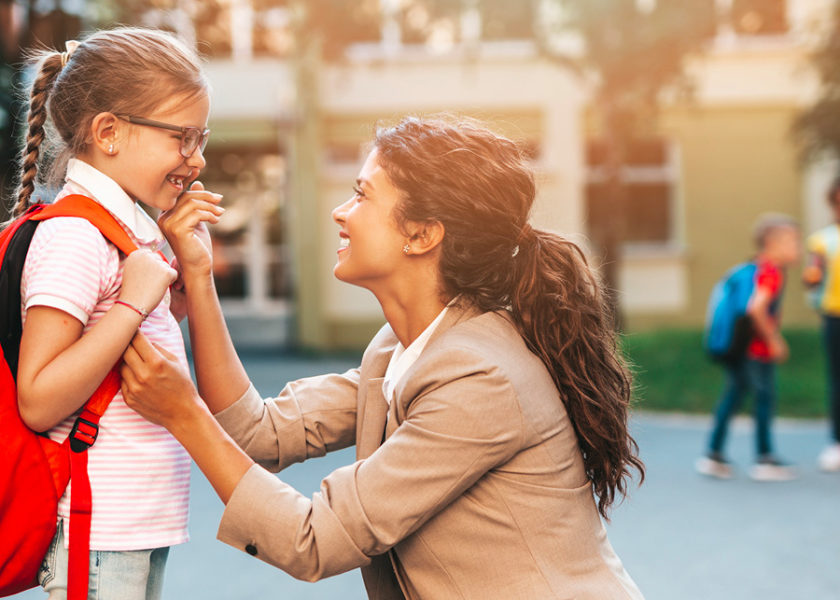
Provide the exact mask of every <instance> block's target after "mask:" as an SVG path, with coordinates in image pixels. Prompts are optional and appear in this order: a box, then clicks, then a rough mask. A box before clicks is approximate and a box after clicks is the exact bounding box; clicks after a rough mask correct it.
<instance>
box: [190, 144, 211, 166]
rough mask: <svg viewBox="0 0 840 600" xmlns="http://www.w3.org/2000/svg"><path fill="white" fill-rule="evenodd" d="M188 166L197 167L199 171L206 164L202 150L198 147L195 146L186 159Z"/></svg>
mask: <svg viewBox="0 0 840 600" xmlns="http://www.w3.org/2000/svg"><path fill="white" fill-rule="evenodd" d="M186 163H187V165H188V166H190V167H193V168H194V169H198V170H199V171H200V170H201V169H203V168H204V167H205V166H207V161H206V160H205V159H204V151H203V150H202V149H201V148H200V147H199V148H196V149H195V150H194V151H193V153H192V155H190V157H189V158H188V159H187V160H186Z"/></svg>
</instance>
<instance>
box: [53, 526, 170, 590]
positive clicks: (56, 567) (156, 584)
mask: <svg viewBox="0 0 840 600" xmlns="http://www.w3.org/2000/svg"><path fill="white" fill-rule="evenodd" d="M168 556H169V548H168V547H167V548H155V549H152V550H132V551H125V552H109V551H104V550H91V552H90V580H89V583H88V600H160V597H161V592H162V590H163V571H164V567H165V566H166V559H167V557H168ZM67 561H68V554H67V549H66V548H65V547H64V527H63V525H62V523H61V522H59V524H58V531H56V534H55V537H54V538H53V541H52V543H51V544H50V548H49V550H47V555H46V556H45V557H44V562H43V564H42V565H41V571H40V573H39V574H38V583H40V584H41V586H42V587H43V588H44V591H46V592H47V593H48V594H49V597H48V599H47V600H66V598H67Z"/></svg>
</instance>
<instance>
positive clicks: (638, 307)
mask: <svg viewBox="0 0 840 600" xmlns="http://www.w3.org/2000/svg"><path fill="white" fill-rule="evenodd" d="M718 4H719V7H718V8H719V10H720V11H721V14H723V15H724V16H726V15H727V14H729V15H730V16H731V18H730V19H728V20H727V19H726V18H723V19H721V21H720V24H719V26H718V32H717V36H716V38H715V39H714V40H713V42H712V43H711V44H710V46H709V48H708V50H707V51H706V52H705V53H704V54H703V55H702V56H701V57H698V58H696V59H694V60H692V62H691V63H690V65H689V67H688V70H689V72H690V74H691V76H692V80H693V82H694V85H695V91H694V94H693V96H692V97H691V99H690V100H671V101H666V102H665V104H664V106H663V109H662V112H661V117H660V119H659V129H658V131H657V133H656V135H652V136H651V137H650V138H649V139H644V140H640V141H639V143H638V147H637V148H634V150H633V152H631V156H630V160H629V162H628V166H627V168H626V169H625V172H624V174H623V177H624V179H625V181H626V182H627V184H628V186H629V195H628V200H627V201H628V207H627V208H628V210H627V211H626V214H627V215H628V221H627V229H626V240H625V243H624V246H623V251H622V260H621V268H620V295H621V302H622V306H623V309H624V312H625V314H626V317H627V324H628V326H629V328H630V329H641V328H650V327H662V326H688V327H691V326H698V325H700V324H701V323H702V321H703V318H704V313H705V305H706V300H707V297H708V293H709V291H710V290H711V288H712V286H713V284H714V282H715V281H716V280H717V279H718V278H719V277H720V276H721V274H722V273H723V272H724V271H725V270H726V269H727V268H728V267H729V266H731V265H732V264H734V263H735V262H737V261H739V260H743V259H746V258H748V257H749V256H750V255H751V253H752V249H753V245H752V240H751V233H750V232H751V226H752V223H753V222H754V221H755V219H756V218H757V217H758V216H759V215H760V214H761V213H763V212H782V213H786V214H789V215H791V216H793V217H795V218H796V219H798V220H799V221H800V222H801V223H802V225H803V230H804V231H806V232H808V231H811V230H813V229H815V228H817V227H819V226H822V225H823V224H825V223H827V222H829V215H828V211H827V209H826V207H825V206H824V199H823V198H824V191H825V188H826V186H827V185H828V181H829V180H830V179H831V177H832V175H833V174H834V169H835V165H834V164H833V163H832V162H831V161H825V162H821V163H818V164H808V165H803V164H800V162H799V159H798V156H797V149H796V147H795V145H794V143H793V139H792V136H791V132H790V127H791V123H792V121H793V119H794V118H795V116H796V115H797V113H798V112H799V111H800V110H801V109H802V108H804V107H807V106H808V105H809V104H810V103H811V102H812V101H813V100H814V98H815V97H816V95H817V93H818V91H819V90H818V82H817V81H816V78H815V76H814V73H813V72H812V70H811V69H810V67H809V64H808V54H809V52H810V51H811V50H812V49H813V47H814V44H815V41H816V40H818V39H819V23H825V21H826V16H827V15H828V10H829V8H830V0H789V1H787V2H784V1H781V0H779V1H774V0H768V1H767V2H763V3H752V6H756V7H758V8H755V9H754V10H753V12H746V13H745V12H744V11H743V10H741V11H740V12H738V11H737V10H736V9H737V8H738V6H737V5H738V2H737V0H731V1H730V2H725V1H719V2H718ZM727 10H728V11H729V13H727V12H726V11H727ZM252 17H253V19H254V20H255V21H261V22H262V23H263V28H265V23H266V22H268V23H271V22H272V21H271V18H270V15H257V14H253V13H252ZM263 17H265V18H263ZM275 17H277V18H276V22H277V23H278V24H279V25H278V27H282V18H281V17H280V16H279V15H275ZM467 17H470V15H467ZM482 17H484V18H488V20H489V17H492V15H482V14H479V15H475V14H473V15H472V16H471V18H472V19H473V21H470V19H469V18H461V19H460V20H459V21H458V23H459V26H460V27H462V28H466V29H468V30H469V31H468V33H470V32H471V33H470V35H471V36H472V37H470V35H467V34H465V33H464V32H463V31H462V32H461V33H462V35H460V36H456V37H457V41H455V42H453V41H451V40H450V41H449V42H448V43H445V41H444V42H438V45H437V46H435V45H429V44H428V43H424V44H419V43H413V41H412V40H413V38H412V37H411V35H408V34H406V32H405V31H399V27H400V26H401V25H404V23H402V22H399V21H396V22H388V21H387V20H386V22H385V24H384V25H383V27H382V29H381V31H379V32H373V33H372V34H370V35H369V39H363V40H360V41H359V42H358V43H357V44H354V45H353V46H351V48H350V51H349V52H348V56H347V58H346V59H345V60H343V61H341V62H339V63H333V62H325V61H320V60H319V59H318V58H317V57H316V56H310V57H307V58H305V59H304V60H302V61H298V62H292V61H290V60H286V59H277V58H269V57H261V56H259V55H255V53H254V52H253V51H251V49H252V48H255V47H257V45H256V44H255V41H254V39H252V40H250V41H248V40H246V41H245V45H244V50H243V49H242V44H239V46H238V45H237V43H235V42H234V43H232V44H231V52H230V56H221V57H216V58H213V59H212V60H211V61H210V64H209V73H210V77H211V80H212V82H213V88H214V91H213V107H212V117H211V119H212V120H211V125H210V126H211V128H212V129H213V139H212V142H211V144H210V146H209V147H208V163H209V165H208V169H207V177H206V179H207V183H208V185H212V186H214V187H216V188H218V189H220V190H221V191H223V192H224V193H225V195H226V202H228V206H229V208H228V212H227V214H226V215H225V219H224V220H223V223H222V224H221V225H220V226H219V227H218V228H217V231H216V232H215V235H216V240H217V256H218V259H217V271H218V272H217V277H218V280H219V284H220V285H219V287H220V294H221V295H222V297H223V301H224V305H225V311H226V314H227V316H228V318H229V320H230V324H231V327H232V330H233V332H234V336H235V337H236V338H237V340H238V341H240V342H241V343H242V344H243V345H256V346H260V345H272V344H277V343H278V340H279V341H281V342H282V343H287V344H298V345H301V346H303V347H308V348H314V349H338V348H360V347H363V346H364V344H365V343H366V342H367V341H368V340H369V339H370V336H371V334H372V333H373V332H374V331H375V330H376V329H377V328H378V327H379V326H380V325H381V323H382V322H383V319H382V316H381V313H380V310H379V307H378V304H377V303H376V301H375V299H374V298H373V296H372V295H371V294H370V293H369V292H367V291H366V290H362V289H358V288H354V287H352V286H349V285H346V284H343V283H341V282H338V281H337V280H335V279H334V278H333V276H332V267H333V265H334V262H335V251H336V249H337V247H338V241H339V240H338V235H337V231H338V228H337V226H336V225H335V224H334V223H333V222H332V221H331V219H330V211H331V210H332V208H334V207H335V206H337V205H338V204H340V203H341V202H343V201H344V200H345V199H346V198H347V196H348V195H349V194H350V193H351V191H350V189H351V185H352V183H353V180H354V178H355V176H356V174H357V172H358V169H359V167H360V165H361V163H362V161H363V158H364V156H365V152H366V143H367V142H369V141H370V139H371V138H372V135H373V132H374V129H375V126H376V125H377V124H378V123H382V122H384V123H389V122H393V121H395V120H396V119H398V118H399V117H400V116H402V115H405V114H409V113H412V114H428V113H434V112H438V111H450V112H454V113H458V114H466V115H470V116H476V117H479V118H482V119H485V120H487V121H489V122H490V123H492V124H493V125H494V126H495V127H497V128H499V129H500V130H502V131H504V132H506V133H507V134H509V135H511V136H513V137H516V138H518V139H520V140H522V141H523V142H524V143H525V144H526V145H527V147H528V149H529V152H530V153H531V154H532V156H533V157H534V158H533V160H534V167H535V169H536V171H537V174H538V180H539V194H538V199H537V203H536V205H535V210H534V214H533V219H532V221H533V224H534V226H536V227H539V228H546V229H551V230H554V231H557V232H559V233H562V234H565V235H569V236H571V237H573V238H574V239H576V240H578V241H581V242H582V243H584V244H586V239H587V238H586V236H587V232H588V231H589V230H590V228H591V227H592V226H593V224H594V221H595V220H597V219H599V218H609V211H608V210H607V211H605V210H604V207H603V206H602V204H599V201H598V198H599V183H600V182H601V181H602V180H603V173H602V171H601V165H600V163H599V156H600V155H599V152H598V140H597V139H596V138H593V137H592V136H590V135H588V131H587V129H588V128H587V124H586V122H587V119H586V114H587V90H586V88H585V87H584V85H583V84H582V82H581V81H580V80H578V79H576V78H575V76H574V75H572V74H571V73H570V72H568V71H567V70H565V69H563V68H562V67H559V66H557V65H555V64H552V63H550V62H548V61H547V60H545V59H544V58H542V57H541V56H540V54H539V52H538V51H537V49H536V47H535V45H534V43H533V41H531V40H528V39H527V38H525V37H524V36H523V35H521V32H522V31H523V30H524V28H519V29H517V27H516V26H515V25H516V24H515V23H514V24H512V25H511V26H510V27H509V30H508V31H505V30H504V28H502V29H501V30H500V29H499V28H498V27H496V28H495V29H493V30H492V31H493V36H492V38H491V39H489V40H487V39H483V38H482V31H486V29H487V28H486V27H485V28H484V29H482V25H481V23H482V22H481V18H482ZM476 20H477V21H478V22H475V21H476ZM395 28H396V29H397V31H396V33H395ZM237 47H239V48H240V50H239V51H237ZM596 258H597V257H596ZM784 312H785V322H786V323H787V324H796V325H804V326H808V325H812V324H814V323H815V318H814V315H813V314H812V311H811V310H810V309H809V308H808V306H807V303H806V301H805V298H804V290H803V288H802V286H801V285H800V284H799V269H797V268H795V269H792V270H791V272H790V273H789V283H788V286H787V291H786V301H785V308H784Z"/></svg>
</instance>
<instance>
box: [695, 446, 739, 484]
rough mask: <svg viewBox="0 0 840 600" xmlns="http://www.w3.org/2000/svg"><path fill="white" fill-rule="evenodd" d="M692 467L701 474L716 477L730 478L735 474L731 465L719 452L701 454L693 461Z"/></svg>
mask: <svg viewBox="0 0 840 600" xmlns="http://www.w3.org/2000/svg"><path fill="white" fill-rule="evenodd" d="M694 468H695V469H697V472H698V473H700V474H701V475H707V476H709V477H715V478H717V479H732V478H733V477H734V476H735V472H734V471H733V470H732V465H730V464H729V461H727V460H726V459H725V458H723V455H722V454H721V453H719V452H710V453H709V454H707V455H706V456H701V457H700V458H698V459H697V462H696V463H694Z"/></svg>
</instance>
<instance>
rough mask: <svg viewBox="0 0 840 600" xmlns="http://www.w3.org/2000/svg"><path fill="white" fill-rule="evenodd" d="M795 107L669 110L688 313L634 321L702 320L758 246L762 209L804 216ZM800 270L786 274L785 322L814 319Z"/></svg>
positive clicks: (665, 124) (665, 123) (666, 121)
mask: <svg viewBox="0 0 840 600" xmlns="http://www.w3.org/2000/svg"><path fill="white" fill-rule="evenodd" d="M796 110H797V109H796V107H794V106H790V105H778V106H766V105H765V106H744V105H739V106H730V107H727V106H714V107H708V106H707V107H683V108H672V109H668V110H667V111H666V112H665V113H664V114H663V118H662V120H661V124H662V128H663V130H664V133H665V135H667V136H669V137H671V138H672V139H674V140H675V141H676V142H677V144H678V146H679V149H680V154H681V165H680V167H681V183H680V186H681V189H680V196H681V198H682V202H683V206H682V211H683V214H684V220H685V222H684V224H683V227H684V232H685V239H684V240H681V241H682V242H683V243H684V244H685V250H686V251H685V261H686V268H687V271H688V278H687V279H688V284H689V293H688V306H687V307H686V310H685V311H684V312H681V313H679V314H674V315H667V316H655V315H651V316H646V317H644V318H636V319H634V318H633V316H632V315H630V319H629V323H630V326H631V327H634V328H641V327H646V326H653V325H663V324H685V325H696V324H700V323H702V321H703V317H704V313H705V308H706V301H707V299H708V295H709V292H710V290H711V288H712V286H713V285H714V283H715V282H716V281H717V280H718V279H719V278H720V276H721V275H722V274H723V273H724V272H725V271H726V270H727V269H728V268H729V267H730V266H732V265H733V264H735V263H737V262H738V261H741V260H744V259H746V258H748V257H749V256H750V255H751V254H752V253H753V250H754V246H753V244H752V240H751V229H752V224H753V223H754V221H755V219H756V218H757V217H758V215H760V214H761V213H763V212H781V213H785V214H788V215H790V216H792V217H794V218H795V219H797V220H799V221H800V222H801V221H803V220H804V215H803V201H802V187H803V186H802V170H801V168H800V166H799V164H798V163H797V156H796V150H795V147H794V145H793V142H792V140H791V137H790V123H791V120H792V119H793V117H794V116H795V114H796ZM799 277H800V268H799V266H796V267H795V268H792V269H790V271H789V273H788V284H787V287H786V291H785V301H784V308H783V314H784V323H785V324H787V325H794V324H812V323H814V322H815V317H814V315H813V314H812V311H811V310H810V309H809V308H808V306H807V304H806V302H805V299H804V290H803V287H802V285H801V284H800V282H799Z"/></svg>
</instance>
